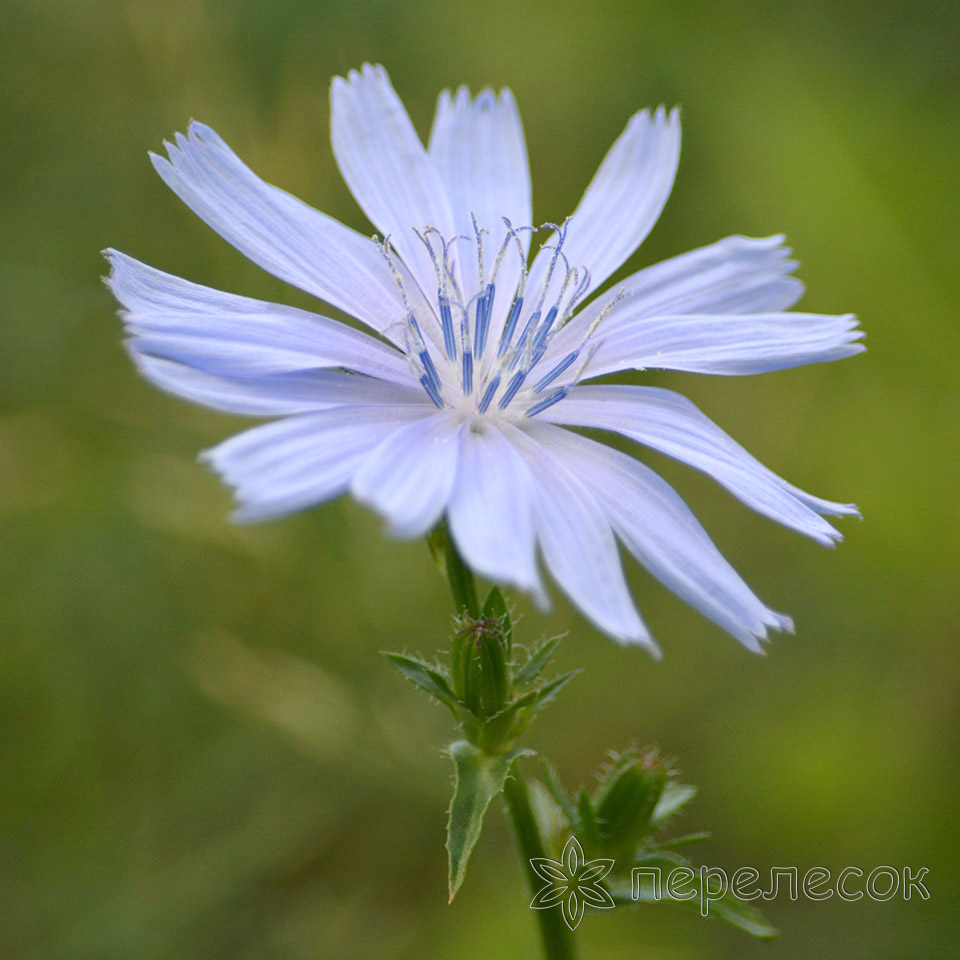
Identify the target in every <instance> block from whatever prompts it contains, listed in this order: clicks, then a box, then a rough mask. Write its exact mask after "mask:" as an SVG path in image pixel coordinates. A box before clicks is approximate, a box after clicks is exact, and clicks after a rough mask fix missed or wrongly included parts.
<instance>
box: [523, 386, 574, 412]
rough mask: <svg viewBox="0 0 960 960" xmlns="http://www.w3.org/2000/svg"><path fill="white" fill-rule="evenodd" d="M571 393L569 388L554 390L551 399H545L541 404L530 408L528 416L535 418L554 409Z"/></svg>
mask: <svg viewBox="0 0 960 960" xmlns="http://www.w3.org/2000/svg"><path fill="white" fill-rule="evenodd" d="M569 392H570V388H569V387H560V389H559V390H554V391H553V393H551V394H550V396H549V397H544V398H543V399H542V400H541V401H540V402H539V403H535V404H534V405H533V406H532V407H530V409H529V410H527V414H526V415H527V416H528V417H535V416H536V415H537V414H538V413H543V411H544V410H547V409H548V408H550V407H552V406H553V405H554V404H555V403H559V402H560V401H561V400H562V399H563V398H564V397H565V396H566V395H567V394H568V393H569Z"/></svg>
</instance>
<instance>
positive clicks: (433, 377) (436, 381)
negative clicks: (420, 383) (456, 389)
mask: <svg viewBox="0 0 960 960" xmlns="http://www.w3.org/2000/svg"><path fill="white" fill-rule="evenodd" d="M420 362H421V363H422V364H423V369H424V370H425V371H426V374H427V378H428V379H429V380H430V382H431V383H432V384H433V387H434V389H435V390H436V391H437V396H439V395H440V375H439V374H438V373H437V368H436V367H435V366H434V363H433V357H431V356H430V353H429V352H428V351H427V350H426V349H423V350H421V351H420Z"/></svg>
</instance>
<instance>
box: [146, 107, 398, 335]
mask: <svg viewBox="0 0 960 960" xmlns="http://www.w3.org/2000/svg"><path fill="white" fill-rule="evenodd" d="M176 140H177V142H176V144H175V145H174V144H170V143H168V144H166V147H167V152H168V153H169V155H170V159H169V160H167V159H165V158H163V157H159V156H156V155H153V154H151V159H152V160H153V165H154V167H156V169H157V172H158V173H159V174H160V176H161V177H163V179H164V181H165V182H166V184H167V185H168V186H169V187H170V188H171V189H172V190H173V191H174V192H175V193H176V194H177V196H178V197H180V199H181V200H183V202H184V203H186V204H187V206H188V207H190V209H191V210H193V212H194V213H196V214H197V216H199V217H200V218H201V219H202V220H204V221H205V222H206V223H207V224H209V225H210V226H211V227H212V228H213V229H214V230H216V231H217V233H219V234H220V236H222V237H223V238H224V239H225V240H227V241H228V242H229V243H231V244H233V246H235V247H236V248H237V249H238V250H239V251H240V252H241V253H243V254H244V255H245V256H247V257H249V258H250V259H251V260H252V261H253V262H254V263H256V264H259V265H260V266H261V267H263V268H264V269H265V270H268V271H269V272H270V273H272V274H273V275H274V276H276V277H279V278H280V279H281V280H286V281H287V282H288V283H292V284H293V285H294V286H297V287H300V289H301V290H306V291H307V292H308V293H312V294H313V295H314V296H316V297H319V298H320V299H321V300H324V301H326V302H327V303H330V304H332V305H333V306H335V307H338V308H339V309H341V310H344V311H345V312H346V313H349V314H350V315H351V316H353V317H356V318H357V319H358V320H362V321H363V322H364V323H366V324H367V325H368V326H370V327H372V328H373V329H374V330H376V331H378V332H379V333H383V334H384V335H385V336H388V337H391V338H393V337H394V336H395V335H396V334H397V333H400V334H402V321H403V316H404V306H403V301H402V299H401V297H400V292H399V290H398V288H397V284H396V282H395V280H394V278H393V275H392V273H391V272H390V268H389V266H388V265H387V263H386V261H385V260H384V259H383V256H382V255H381V253H380V251H379V250H378V249H377V247H376V245H375V244H374V243H373V242H372V241H371V240H370V239H369V238H368V237H365V236H363V235H362V234H359V233H357V232H356V231H354V230H351V229H349V227H345V226H344V225H343V224H342V223H339V222H338V221H336V220H334V219H333V218H332V217H328V216H326V215H325V214H323V213H320V212H319V211H318V210H314V209H313V208H312V207H309V206H307V204H305V203H303V202H301V201H300V200H298V199H297V198H296V197H293V196H291V195H290V194H288V193H285V192H284V191H283V190H280V189H278V188H277V187H274V186H271V185H270V184H268V183H265V182H264V181H263V180H261V179H260V178H259V177H258V176H257V175H256V174H255V173H253V171H252V170H250V169H249V167H247V166H246V165H245V164H244V163H243V162H242V161H241V160H240V159H239V158H238V157H237V155H236V154H235V153H234V152H233V151H232V150H231V149H230V148H229V147H228V146H227V145H226V143H224V141H223V140H222V139H221V138H220V137H219V136H218V135H217V133H216V132H215V131H214V130H212V129H211V128H210V127H208V126H205V125H204V124H201V123H196V122H194V123H191V125H190V135H189V136H187V137H185V136H183V135H182V134H177V137H176ZM411 295H412V294H411Z"/></svg>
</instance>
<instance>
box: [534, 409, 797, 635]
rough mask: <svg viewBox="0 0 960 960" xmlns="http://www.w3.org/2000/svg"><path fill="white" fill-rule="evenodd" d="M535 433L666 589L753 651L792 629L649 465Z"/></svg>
mask: <svg viewBox="0 0 960 960" xmlns="http://www.w3.org/2000/svg"><path fill="white" fill-rule="evenodd" d="M530 434H531V435H532V436H533V437H535V438H536V439H537V440H538V441H539V442H540V443H542V444H543V445H544V446H545V447H546V448H547V449H549V450H550V451H551V452H553V453H554V454H555V455H556V456H558V457H560V458H562V460H563V463H564V464H565V465H566V467H567V469H568V470H570V471H572V472H573V473H575V474H576V475H577V476H578V477H579V478H580V480H581V481H582V482H583V483H584V484H585V485H586V486H587V487H588V488H589V489H590V490H591V492H592V493H593V495H594V497H595V498H596V500H597V502H598V503H599V504H600V506H601V507H602V508H603V510H604V511H605V513H606V514H607V517H608V518H609V520H610V523H611V524H612V525H613V528H614V530H615V531H616V533H617V535H618V536H619V537H620V539H621V540H623V542H624V543H625V544H626V545H627V547H628V548H629V550H630V552H631V553H632V554H633V555H634V556H635V557H636V558H637V559H638V560H639V561H640V562H641V563H642V564H643V565H644V566H645V567H646V568H647V569H648V570H649V571H650V573H651V574H653V576H655V577H656V578H657V579H658V580H660V582H661V583H663V584H664V586H666V587H668V588H669V589H670V590H672V591H673V592H674V593H676V594H677V595H678V596H679V597H680V598H681V599H682V600H684V601H686V602H687V603H689V604H690V605H691V606H692V607H695V608H696V609H697V610H699V611H700V612H701V613H703V614H704V615H705V616H706V617H708V618H709V619H711V620H712V621H713V622H714V623H716V624H718V625H719V626H721V627H723V629H724V630H726V631H728V632H729V633H731V634H732V635H733V636H734V637H736V638H737V639H738V640H739V641H740V642H741V643H742V644H743V645H744V646H746V647H747V648H748V649H750V650H753V651H754V652H757V653H759V652H761V649H762V648H761V646H760V643H759V641H760V640H763V639H765V638H766V636H767V630H768V628H772V629H775V630H789V631H792V629H793V623H792V621H791V620H790V618H789V617H787V616H784V615H783V614H780V613H776V612H775V611H773V610H770V609H769V608H768V607H766V606H764V604H763V603H761V602H760V600H758V599H757V597H756V596H755V595H754V594H753V593H752V592H751V590H750V588H749V587H748V586H747V585H746V584H745V583H744V582H743V580H741V579H740V577H739V576H738V574H737V572H736V571H735V570H734V569H733V567H731V566H730V564H729V563H727V561H726V560H725V559H724V558H723V557H722V556H721V554H720V552H719V551H718V550H717V548H716V547H715V546H714V544H713V541H711V539H710V537H709V536H708V535H707V532H706V531H705V530H704V529H703V527H702V526H701V525H700V524H699V522H698V521H697V519H696V517H695V516H694V515H693V513H691V511H690V509H689V508H688V507H687V505H686V504H685V503H684V502H683V500H681V499H680V497H679V496H678V495H677V493H676V491H674V490H673V488H672V487H671V486H670V485H669V484H668V483H666V482H665V481H664V480H662V479H661V478H660V477H659V476H657V474H655V473H654V472H653V471H652V470H650V469H649V468H648V467H645V466H644V465H643V464H641V463H639V462H638V461H636V460H634V459H633V458H632V457H628V456H627V455H626V454H624V453H621V452H620V451H619V450H614V449H612V448H611V447H608V446H605V445H604V444H601V443H597V442H596V441H594V440H590V439H587V438H586V437H581V436H578V435H576V434H574V433H571V432H570V431H569V430H563V429H561V428H560V427H555V426H552V425H551V424H548V423H542V424H533V425H531V427H530Z"/></svg>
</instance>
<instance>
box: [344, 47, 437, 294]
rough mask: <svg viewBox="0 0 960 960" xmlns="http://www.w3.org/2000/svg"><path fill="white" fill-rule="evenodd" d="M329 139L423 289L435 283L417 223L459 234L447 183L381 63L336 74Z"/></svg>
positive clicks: (363, 203)
mask: <svg viewBox="0 0 960 960" xmlns="http://www.w3.org/2000/svg"><path fill="white" fill-rule="evenodd" d="M330 111H331V112H330V138H331V142H332V144H333V154H334V156H335V157H336V160H337V165H338V166H339V167H340V173H341V174H342V175H343V179H344V180H345V181H346V184H347V186H348V187H349V188H350V192H351V193H352V194H353V196H354V197H355V198H356V201H357V203H358V204H360V207H361V209H362V210H363V212H364V213H365V214H366V215H367V217H369V219H370V221H371V222H372V223H373V224H374V225H375V226H376V227H377V229H379V230H380V231H382V232H383V234H385V235H389V237H390V243H391V244H392V245H393V247H394V249H396V251H397V252H398V253H399V254H400V256H401V258H402V259H403V261H404V263H406V265H407V266H408V267H409V268H410V272H411V273H412V274H413V276H414V277H415V278H416V279H417V281H418V282H419V283H420V286H421V288H422V289H423V291H424V292H427V291H430V292H433V291H434V290H435V289H436V286H437V283H436V275H435V273H434V269H433V262H432V261H431V259H430V256H429V253H428V251H427V249H426V247H425V246H424V245H423V244H422V243H421V242H420V240H418V239H417V237H416V234H415V233H414V229H416V230H420V231H422V230H423V229H424V228H425V227H427V226H432V227H435V228H436V229H437V230H439V231H440V232H441V233H442V234H443V235H444V236H445V237H447V238H448V239H449V238H451V237H453V235H454V234H455V233H456V230H455V224H454V219H453V215H452V213H451V210H450V204H449V201H448V199H447V193H446V189H445V187H444V184H443V181H442V179H441V178H440V175H439V174H438V173H437V170H436V167H435V166H434V164H433V161H432V160H431V159H430V157H429V156H428V155H427V152H426V150H424V148H423V144H422V143H421V142H420V138H419V137H418V136H417V132H416V130H414V128H413V124H412V123H411V122H410V117H409V116H407V111H406V110H405V109H404V107H403V104H402V103H401V102H400V98H399V97H398V96H397V94H396V93H395V91H394V89H393V87H392V86H391V85H390V78H389V77H388V76H387V72H386V70H384V69H383V67H381V66H371V65H370V64H366V65H364V67H363V70H362V72H358V71H356V70H351V71H350V73H349V74H348V75H347V78H346V80H344V79H343V77H334V79H333V84H332V85H331V88H330Z"/></svg>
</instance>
